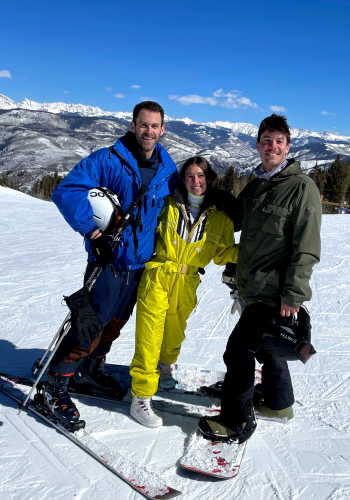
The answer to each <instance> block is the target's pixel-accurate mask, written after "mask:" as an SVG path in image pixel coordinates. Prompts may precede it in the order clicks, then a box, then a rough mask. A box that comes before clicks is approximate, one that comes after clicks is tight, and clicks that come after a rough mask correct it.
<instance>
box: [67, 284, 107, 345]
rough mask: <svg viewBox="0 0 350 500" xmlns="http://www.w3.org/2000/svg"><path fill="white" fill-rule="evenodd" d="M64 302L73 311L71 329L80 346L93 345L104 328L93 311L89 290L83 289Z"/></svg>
mask: <svg viewBox="0 0 350 500" xmlns="http://www.w3.org/2000/svg"><path fill="white" fill-rule="evenodd" d="M64 300H65V301H66V303H67V306H68V307H69V309H70V311H71V328H72V329H73V330H74V333H75V335H76V337H77V338H78V341H79V344H80V345H81V346H83V345H85V344H91V343H92V342H93V341H94V340H95V339H97V338H98V337H99V335H100V333H101V332H102V331H103V326H102V325H101V323H100V322H99V320H98V319H97V317H96V315H95V313H94V311H93V310H92V309H91V306H90V304H89V293H88V291H87V288H85V287H84V288H81V289H80V290H78V291H77V292H75V293H73V294H72V295H70V296H69V297H64Z"/></svg>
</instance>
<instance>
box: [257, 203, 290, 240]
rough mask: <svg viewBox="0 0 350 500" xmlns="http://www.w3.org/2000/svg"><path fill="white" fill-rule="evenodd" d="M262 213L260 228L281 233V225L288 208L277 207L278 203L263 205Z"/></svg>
mask: <svg viewBox="0 0 350 500" xmlns="http://www.w3.org/2000/svg"><path fill="white" fill-rule="evenodd" d="M262 211H263V214H264V219H263V220H264V222H263V224H262V226H261V230H262V231H264V232H265V233H272V234H276V235H281V236H282V235H283V227H284V223H285V222H286V218H287V214H288V208H285V207H279V206H278V205H265V206H264V207H263V208H262Z"/></svg>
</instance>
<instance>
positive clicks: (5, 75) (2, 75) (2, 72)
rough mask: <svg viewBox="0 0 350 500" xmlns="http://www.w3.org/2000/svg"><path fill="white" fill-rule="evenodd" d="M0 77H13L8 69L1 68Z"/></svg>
mask: <svg viewBox="0 0 350 500" xmlns="http://www.w3.org/2000/svg"><path fill="white" fill-rule="evenodd" d="M0 78H12V76H11V73H10V72H9V71H8V70H7V69H3V70H0Z"/></svg>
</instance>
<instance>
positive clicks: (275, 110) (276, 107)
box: [270, 106, 287, 113]
mask: <svg viewBox="0 0 350 500" xmlns="http://www.w3.org/2000/svg"><path fill="white" fill-rule="evenodd" d="M270 109H271V111H273V112H274V113H278V112H282V111H287V110H286V109H285V108H284V107H283V106H270Z"/></svg>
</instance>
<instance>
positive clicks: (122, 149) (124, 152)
mask: <svg viewBox="0 0 350 500" xmlns="http://www.w3.org/2000/svg"><path fill="white" fill-rule="evenodd" d="M155 148H156V151H157V154H158V155H159V159H160V161H159V163H160V164H161V163H164V161H165V160H167V157H168V156H169V155H168V153H167V152H166V151H165V149H164V148H163V146H161V145H160V144H159V143H158V142H157V144H156V146H155ZM114 149H115V150H116V151H118V153H120V154H121V156H122V157H123V158H124V159H125V160H126V161H127V162H128V163H129V165H130V166H132V167H135V166H136V167H137V161H136V159H135V158H134V157H133V155H132V153H131V151H129V149H128V148H127V146H126V139H125V135H124V136H123V137H120V138H119V139H118V140H117V142H116V143H115V144H114ZM169 158H170V156H169ZM171 161H172V160H171Z"/></svg>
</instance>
